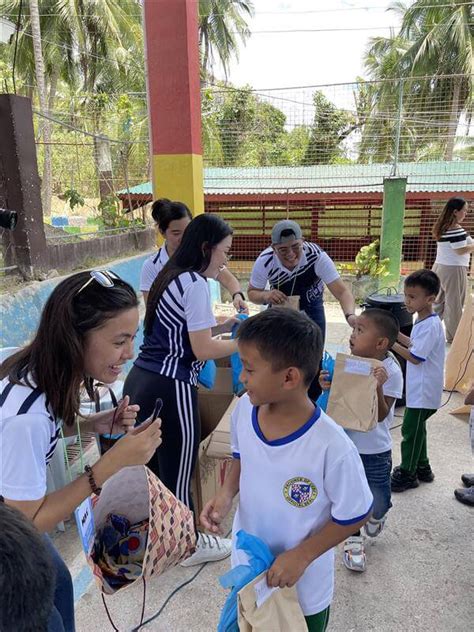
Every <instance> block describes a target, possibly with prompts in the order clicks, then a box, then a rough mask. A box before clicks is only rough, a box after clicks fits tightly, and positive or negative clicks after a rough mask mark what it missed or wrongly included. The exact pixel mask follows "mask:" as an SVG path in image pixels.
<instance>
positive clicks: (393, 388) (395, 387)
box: [382, 361, 403, 399]
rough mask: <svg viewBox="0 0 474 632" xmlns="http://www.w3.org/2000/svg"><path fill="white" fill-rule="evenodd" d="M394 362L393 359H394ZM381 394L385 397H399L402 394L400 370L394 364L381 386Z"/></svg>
mask: <svg viewBox="0 0 474 632" xmlns="http://www.w3.org/2000/svg"><path fill="white" fill-rule="evenodd" d="M394 363H395V361H394ZM382 391H383V394H384V395H385V396H386V397H394V398H395V399H400V397H401V396H402V394H403V375H402V370H401V369H400V368H399V367H398V365H396V368H395V367H394V368H393V369H392V371H391V372H390V373H389V374H388V380H387V381H386V382H385V384H384V385H383V387H382Z"/></svg>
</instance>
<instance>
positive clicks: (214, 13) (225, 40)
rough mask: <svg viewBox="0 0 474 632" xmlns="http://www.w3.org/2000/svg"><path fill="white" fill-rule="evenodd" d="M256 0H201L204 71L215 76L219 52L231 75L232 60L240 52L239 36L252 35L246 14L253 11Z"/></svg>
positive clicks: (200, 40) (223, 66)
mask: <svg viewBox="0 0 474 632" xmlns="http://www.w3.org/2000/svg"><path fill="white" fill-rule="evenodd" d="M253 10H254V9H253V2H252V0H199V45H200V48H201V56H202V58H201V65H202V69H203V73H204V75H211V76H212V67H213V63H214V58H215V56H217V57H218V59H219V61H220V63H221V65H222V68H223V70H224V72H225V75H226V77H227V73H228V70H229V62H230V59H231V58H232V57H233V56H237V54H238V49H239V39H240V41H241V42H242V43H245V41H246V40H247V39H248V37H249V36H250V30H249V28H248V25H247V21H246V18H249V17H251V16H252V15H253Z"/></svg>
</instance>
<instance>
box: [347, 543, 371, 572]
mask: <svg viewBox="0 0 474 632" xmlns="http://www.w3.org/2000/svg"><path fill="white" fill-rule="evenodd" d="M342 561H343V562H344V566H345V567H346V568H348V569H349V570H350V571H357V572H359V573H362V572H363V571H365V564H366V558H365V548H364V538H363V537H362V536H361V535H353V536H352V537H350V538H348V539H347V540H346V541H345V542H344V554H343V556H342Z"/></svg>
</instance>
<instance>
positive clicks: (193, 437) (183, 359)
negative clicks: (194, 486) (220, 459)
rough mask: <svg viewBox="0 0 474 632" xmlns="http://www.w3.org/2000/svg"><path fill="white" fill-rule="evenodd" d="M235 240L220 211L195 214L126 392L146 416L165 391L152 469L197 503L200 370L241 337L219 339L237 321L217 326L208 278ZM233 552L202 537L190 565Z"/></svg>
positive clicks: (159, 287)
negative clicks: (159, 444)
mask: <svg viewBox="0 0 474 632" xmlns="http://www.w3.org/2000/svg"><path fill="white" fill-rule="evenodd" d="M231 245H232V229H231V227H230V226H229V225H228V224H226V223H225V222H224V221H223V220H222V219H220V218H219V217H218V216H216V215H208V214H204V215H199V216H198V217H196V218H195V219H193V220H192V222H191V223H190V224H189V226H188V227H187V228H186V230H185V232H184V235H183V238H182V240H181V243H180V245H179V246H178V248H177V249H176V251H175V253H174V254H173V256H172V257H171V258H170V259H169V261H168V262H167V264H166V265H165V267H164V268H163V270H162V271H161V272H160V274H159V275H158V277H157V278H156V281H155V282H154V283H153V285H152V287H151V290H150V294H149V296H148V302H147V310H146V316H145V337H144V343H143V345H142V347H141V350H140V354H139V356H138V358H137V359H136V361H135V364H134V366H133V368H132V370H131V371H130V373H129V374H128V376H127V379H126V380H125V385H124V393H126V394H127V395H129V396H130V398H131V400H132V401H134V402H137V403H138V404H140V413H139V415H138V419H139V421H140V420H141V419H146V417H147V416H148V415H149V414H150V412H151V411H152V409H153V405H154V402H155V399H156V398H157V397H161V398H162V399H163V408H162V410H161V415H160V417H161V419H162V430H163V445H162V447H160V449H158V450H157V451H156V453H155V455H154V456H153V457H152V459H151V461H150V462H149V463H148V467H149V468H150V469H151V470H152V471H153V472H155V473H156V474H157V475H158V476H159V477H160V479H161V480H162V481H163V483H164V484H165V485H166V486H167V487H168V489H170V490H171V491H172V492H173V493H174V494H175V495H176V496H177V497H178V498H179V499H180V500H181V501H183V502H184V503H185V504H186V505H187V506H188V507H190V508H191V509H193V503H192V499H191V492H190V487H191V477H192V474H193V471H194V467H195V464H196V459H197V454H198V448H199V442H200V435H201V432H200V420H199V411H198V400H197V379H198V375H199V371H200V370H201V368H202V367H203V365H204V362H205V361H206V360H216V359H218V358H223V357H226V356H229V355H231V354H232V353H234V352H235V351H236V350H237V345H236V343H235V341H234V340H216V339H214V338H213V336H215V335H217V334H218V333H223V332H225V331H230V329H231V328H232V326H233V325H234V323H235V322H236V321H237V319H233V318H231V319H229V320H228V321H226V323H224V324H223V325H221V326H216V321H215V318H214V315H213V313H212V307H211V299H210V295H209V286H208V282H207V279H213V278H216V276H217V274H218V273H219V270H220V269H221V267H222V266H223V265H225V264H226V262H227V260H228V256H229V250H230V247H231ZM230 551H231V547H230V541H228V540H221V539H219V538H215V537H214V536H206V535H200V536H199V539H198V546H197V551H196V553H194V555H193V556H192V557H190V558H189V559H188V560H186V561H185V562H183V565H184V566H191V565H193V564H201V563H202V562H207V561H215V560H220V559H223V558H224V557H227V556H228V555H229V554H230Z"/></svg>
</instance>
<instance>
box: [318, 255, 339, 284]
mask: <svg viewBox="0 0 474 632" xmlns="http://www.w3.org/2000/svg"><path fill="white" fill-rule="evenodd" d="M314 271H315V272H316V274H317V275H318V277H319V278H320V279H321V281H322V282H323V283H325V284H326V285H328V283H332V282H333V281H337V280H338V279H339V278H340V274H339V272H338V271H337V268H336V266H335V265H334V261H333V260H332V259H331V257H330V256H329V255H328V254H327V253H326V252H324V251H323V252H321V254H320V256H319V257H318V259H317V260H316V262H315V264H314Z"/></svg>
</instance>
